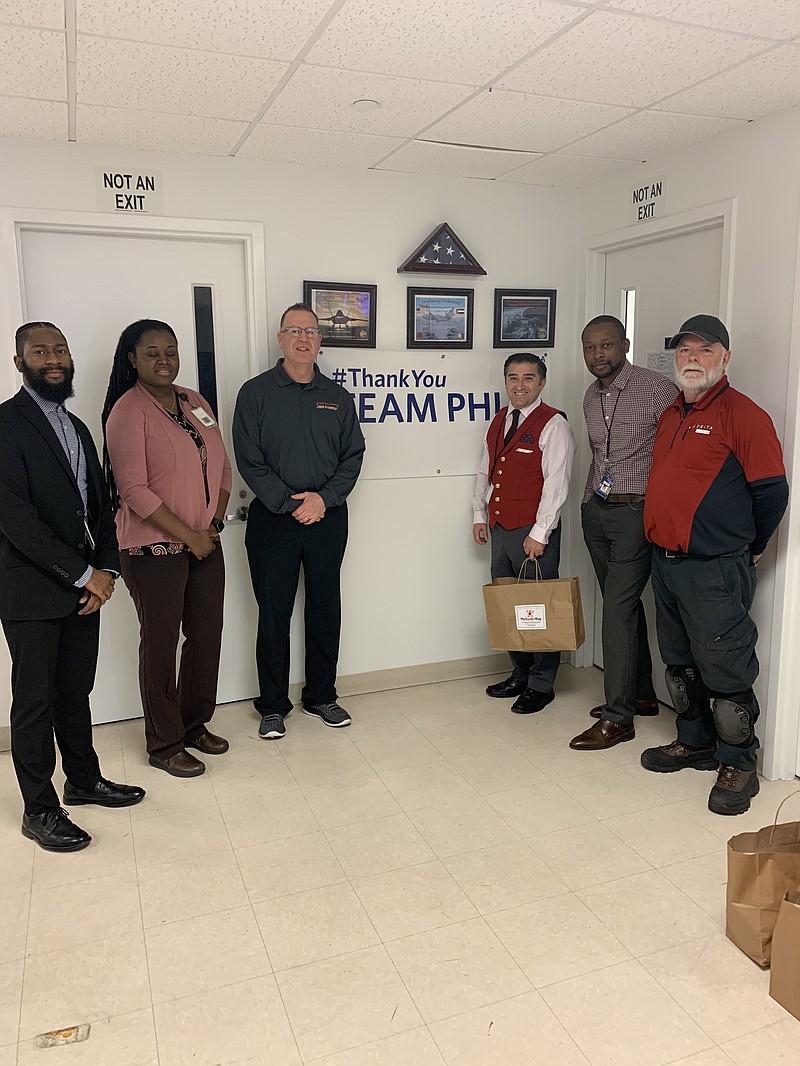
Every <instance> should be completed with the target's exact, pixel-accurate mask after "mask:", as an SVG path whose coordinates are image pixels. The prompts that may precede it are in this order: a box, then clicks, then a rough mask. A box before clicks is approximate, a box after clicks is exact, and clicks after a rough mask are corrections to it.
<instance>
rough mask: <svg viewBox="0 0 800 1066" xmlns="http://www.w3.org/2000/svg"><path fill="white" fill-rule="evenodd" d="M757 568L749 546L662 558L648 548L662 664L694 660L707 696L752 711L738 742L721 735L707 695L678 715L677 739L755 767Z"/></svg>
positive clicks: (747, 767) (691, 663) (732, 763)
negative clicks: (712, 555) (706, 555)
mask: <svg viewBox="0 0 800 1066" xmlns="http://www.w3.org/2000/svg"><path fill="white" fill-rule="evenodd" d="M756 582H757V578H756V568H755V566H754V565H753V563H752V561H751V558H750V551H749V549H745V550H743V551H740V552H737V553H736V554H735V555H723V556H719V557H718V558H716V559H697V558H692V557H689V556H677V557H676V556H671V557H667V556H666V555H665V553H664V550H663V549H662V548H656V549H655V550H654V552H653V592H654V593H655V597H656V630H657V632H658V647H659V650H660V652H661V658H662V659H663V660H664V663H665V665H667V666H695V667H696V668H697V670H698V671H699V673H700V677H701V678H702V679H703V682H704V684H705V686H706V688H707V689H708V690H709V692H710V694H711V696H719V697H725V696H731V697H732V698H733V700H734V702H736V703H740V702H741V703H742V704H743V705H744V706H745V707H746V709H747V711H748V716H749V718H750V727H751V732H750V737H749V739H748V740H747V741H746V742H745V743H744V744H738V745H734V744H728V743H726V742H725V741H724V740H722V739H721V738H720V736H719V734H718V732H717V728H716V725H715V724H714V716H713V714H712V713H711V706H710V702H709V701H708V700H706V701H704V703H703V706H702V708H701V710H700V714H699V715H697V716H693V715H689V716H685V715H679V716H678V720H677V725H678V740H680V741H681V742H682V743H683V744H687V745H688V746H689V747H692V748H709V747H715V752H716V756H717V758H718V759H719V761H720V762H721V763H723V764H724V765H725V766H736V767H738V768H739V769H740V770H755V768H756V754H757V752H758V738H757V737H756V735H755V731H754V730H755V724H756V721H757V720H758V714H759V708H758V701H757V700H756V698H755V694H754V693H753V688H752V686H753V684H754V682H755V680H756V678H757V677H758V659H757V658H756V641H757V640H758V630H757V629H756V624H755V622H754V621H753V619H752V618H751V617H750V608H751V607H752V606H753V597H754V596H755V591H756Z"/></svg>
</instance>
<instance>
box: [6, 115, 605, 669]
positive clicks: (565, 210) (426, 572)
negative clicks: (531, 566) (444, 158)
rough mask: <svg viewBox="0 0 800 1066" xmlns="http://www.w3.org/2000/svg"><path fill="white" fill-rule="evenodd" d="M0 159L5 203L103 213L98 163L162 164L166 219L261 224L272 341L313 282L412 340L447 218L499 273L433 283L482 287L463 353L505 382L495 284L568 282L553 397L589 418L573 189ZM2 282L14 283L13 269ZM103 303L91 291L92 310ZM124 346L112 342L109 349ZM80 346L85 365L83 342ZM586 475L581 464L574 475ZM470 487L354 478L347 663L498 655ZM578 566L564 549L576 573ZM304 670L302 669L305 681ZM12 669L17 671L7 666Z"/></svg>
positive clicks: (285, 169)
mask: <svg viewBox="0 0 800 1066" xmlns="http://www.w3.org/2000/svg"><path fill="white" fill-rule="evenodd" d="M303 135H304V136H305V134H303ZM0 154H1V155H2V159H3V169H2V173H1V174H0V203H2V204H3V205H7V206H18V207H27V208H40V209H49V210H67V211H95V210H97V199H96V184H95V183H96V177H95V170H94V168H95V166H103V167H106V168H109V169H110V168H114V169H116V170H125V169H128V170H129V169H134V168H138V169H142V170H146V169H157V170H159V171H160V172H161V174H162V177H163V186H164V213H165V215H167V216H171V217H184V218H199V219H226V220H230V219H236V220H248V221H250V220H255V221H261V222H263V224H264V227H265V234H266V271H267V304H268V307H267V310H268V317H269V333H270V337H271V338H272V337H274V333H275V331H276V330H277V328H278V320H279V317H280V314H281V312H282V310H283V309H284V308H285V307H286V306H287V305H288V304H290V303H293V302H295V301H296V300H298V299H300V298H301V296H302V281H303V279H304V278H308V279H314V280H330V281H336V280H340V281H352V282H370V283H377V285H378V348H379V349H384V350H392V349H394V350H398V349H404V348H405V321H406V286H407V285H409V284H414V283H415V276H414V275H398V274H397V272H396V271H397V267H398V265H399V264H400V263H401V262H402V261H403V260H404V259H405V258H406V257H407V256H408V255H409V253H410V252H411V251H412V250H413V249H414V248H415V247H416V246H417V244H418V243H419V242H420V241H421V240H422V239H423V237H424V236H425V235H426V234H427V233H428V232H429V231H430V230H431V229H433V227H434V226H435V225H436V224H438V223H439V222H441V221H443V220H447V221H448V222H450V223H451V224H452V225H453V227H454V228H455V230H456V232H457V233H458V234H459V236H460V237H461V238H462V239H463V240H464V241H465V242H466V244H467V245H468V247H469V248H470V250H471V251H472V252H473V254H474V255H475V256H477V258H478V259H479V261H480V262H481V263H482V265H483V266H484V268H485V269H486V270H487V271H488V276H487V277H485V278H474V279H469V280H468V281H467V282H465V280H464V279H460V278H450V279H446V278H442V279H440V280H437V281H435V282H434V281H432V279H430V278H426V279H424V280H427V281H430V282H431V283H434V284H441V285H444V286H446V285H448V284H451V285H454V286H456V285H461V284H469V286H470V287H473V285H474V288H475V291H476V300H475V336H474V351H473V353H464V358H475V359H482V360H486V359H487V358H492V359H493V360H494V363H495V364H496V370H495V371H494V377H493V380H492V381H491V382H488V381H487V387H489V385H490V384H491V387H492V388H501V387H502V374H501V367H502V360H503V358H504V356H505V355H506V354H507V353H506V352H502V351H498V352H495V353H492V352H491V341H492V314H493V290H494V288H495V287H498V288H499V287H516V286H518V287H521V288H539V287H541V288H555V289H557V290H558V319H557V332H556V350H555V353H554V354H553V357H552V358H551V360H550V367H551V372H550V383H549V386H548V393H547V394H546V398H547V399H548V400H549V401H550V402H551V403H554V404H556V405H557V406H559V407H562V408H565V409H566V410H567V411H568V412H569V414H570V418H571V420H572V421H573V424H575V422H576V419H577V418H579V415H580V407H579V400H576V396H577V397H579V394H580V391H581V388H582V385H581V388H578V389H577V391H576V389H575V386H574V382H572V381H570V374H571V368H572V365H573V364H572V360H571V358H570V357H569V353H570V352H571V350H572V348H573V340H574V337H575V334H576V296H577V292H576V288H577V284H576V278H577V273H578V272H577V256H578V226H577V220H576V219H577V210H576V208H577V203H578V199H579V194H577V193H575V192H571V191H568V190H553V189H537V188H533V187H528V186H522V185H504V184H499V183H493V182H489V181H477V180H466V179H448V178H422V177H416V176H410V175H401V174H391V173H384V172H365V173H361V172H354V171H352V172H351V171H340V170H335V169H331V168H324V167H319V168H310V167H299V166H288V165H286V166H284V165H271V164H262V163H257V162H252V161H249V160H236V159H228V158H222V159H221V158H195V157H187V156H173V155H162V154H155V153H143V152H126V151H121V150H114V149H104V148H94V147H91V146H84V145H64V144H48V143H40V142H34V141H30V142H27V141H18V140H7V141H3V142H0ZM109 217H110V216H109ZM64 269H65V270H68V269H69V264H64ZM417 280H419V279H418V278H417ZM4 284H7V285H8V284H15V281H14V279H4ZM91 308H92V296H91V293H87V297H86V307H85V314H87V315H90V314H91V313H92V311H91ZM142 313H143V314H146V313H147V309H146V308H143V309H142ZM13 325H16V323H13V324H9V329H10V328H11V327H13ZM121 325H122V324H121ZM11 339H12V338H11V333H10V332H8V335H7V338H6V341H5V348H6V353H7V362H2V363H0V393H1V394H2V395H4V396H7V395H10V394H11V392H12V391H14V390H15V389H16V388H17V387H18V384H19V379H18V376H17V375H16V374H15V372H13V368H12V366H11V354H12V352H11V347H12V346H11ZM271 343H272V341H271ZM112 345H113V338H109V350H111V347H112ZM74 354H75V357H76V361H77V363H78V366H80V352H76V353H74ZM275 354H276V353H275V351H274V350H273V351H272V353H271V356H272V359H271V360H268V355H267V353H266V352H261V353H259V359H260V362H261V365H263V366H264V367H266V366H267V365H268V362H269V361H274V358H275ZM482 431H483V427H482V426H479V425H477V424H476V426H475V432H474V441H473V442H472V443H471V445H470V447H471V450H472V454H473V456H474V464H475V465H477V463H478V461H479V457H480V447H481V435H482ZM583 474H584V472H583V471H580V472H579V474H576V479H577V482H581V480H582V477H583ZM471 496H472V478H471V477H440V478H415V479H402V480H392V481H362V482H361V483H360V484H359V485H358V486H357V488H356V490H355V492H354V494H353V496H352V497H351V539H350V545H349V548H348V555H347V558H346V561H345V568H344V575H343V582H344V590H345V617H344V632H343V646H342V656H341V660H340V671H341V673H343V674H352V673H363V672H369V671H372V670H379V669H388V668H392V667H401V666H408V665H415V664H419V663H432V662H441V661H447V660H451V659H460V658H466V657H472V656H477V655H483V654H486V653H487V652H488V650H489V649H488V646H487V643H486V636H485V623H484V620H483V606H482V597H481V584H482V583H483V582H484V581H485V580H486V577H487V574H488V554H487V551H486V550H483V551H481V550H480V549H479V548H476V547H475V546H474V545H473V544H472V540H471V523H472V512H471V506H470V503H471ZM570 565H571V564H570V561H569V559H568V558H567V559H565V562H564V572H567V571H568V570H569V569H570ZM3 651H5V649H3ZM298 666H299V664H297V663H296V664H295V669H294V670H293V679H296V678H297V677H298V676H299V670H298ZM0 673H2V675H3V676H5V670H0Z"/></svg>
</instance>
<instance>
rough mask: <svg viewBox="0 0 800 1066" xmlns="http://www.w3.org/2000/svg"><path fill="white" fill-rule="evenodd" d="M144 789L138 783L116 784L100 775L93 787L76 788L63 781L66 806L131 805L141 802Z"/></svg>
mask: <svg viewBox="0 0 800 1066" xmlns="http://www.w3.org/2000/svg"><path fill="white" fill-rule="evenodd" d="M144 797H145V790H144V789H143V788H139V786H138V785H118V784H116V783H115V782H114V781H107V780H106V779H105V778H104V777H101V778H100V780H99V781H98V782H97V784H96V785H95V786H94V788H77V787H76V786H75V785H71V784H70V783H69V781H65V782H64V803H65V804H66V805H67V807H80V806H83V805H84V804H86V803H95V804H97V806H98V807H132V806H133V805H134V803H141V802H142V800H143V799H144Z"/></svg>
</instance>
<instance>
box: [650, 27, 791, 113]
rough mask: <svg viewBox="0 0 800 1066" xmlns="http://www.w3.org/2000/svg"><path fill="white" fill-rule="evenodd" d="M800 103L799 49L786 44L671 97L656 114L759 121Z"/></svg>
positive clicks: (658, 108)
mask: <svg viewBox="0 0 800 1066" xmlns="http://www.w3.org/2000/svg"><path fill="white" fill-rule="evenodd" d="M796 104H800V48H798V47H797V46H796V45H785V46H783V47H782V48H775V49H773V50H772V51H771V52H767V54H766V55H763V56H756V57H755V59H749V60H748V61H747V62H746V63H742V64H741V65H740V66H738V67H737V68H736V70H735V71H732V72H731V73H730V74H718V75H717V76H716V77H715V78H709V80H708V81H704V82H702V83H701V84H700V85H695V86H694V87H693V88H691V89H686V91H685V92H682V93H678V95H677V96H671V97H670V98H669V100H666V101H665V102H664V103H663V104H656V110H657V111H661V110H664V111H680V112H682V113H684V114H689V115H718V116H721V117H723V118H743V119H751V118H760V117H761V116H762V115H768V114H770V113H771V112H773V111H782V110H784V109H785V108H787V107H794V106H795V105H796Z"/></svg>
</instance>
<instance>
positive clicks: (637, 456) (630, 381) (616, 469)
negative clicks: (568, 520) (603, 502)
mask: <svg viewBox="0 0 800 1066" xmlns="http://www.w3.org/2000/svg"><path fill="white" fill-rule="evenodd" d="M677 395H678V390H677V388H676V387H675V385H673V383H672V382H671V381H669V380H668V379H667V378H665V377H664V376H663V374H658V373H656V372H655V371H654V370H647V369H645V367H641V366H635V365H634V364H633V363H629V362H627V360H626V361H625V363H623V365H622V367H621V368H620V371H619V373H618V374H617V376H616V377H615V378H614V380H613V381H612V382H611V384H610V385H604V384H603V383H602V381H600V380H599V379H598V380H597V381H594V382H592V384H591V385H590V386H589V388H588V389H587V390H586V395H585V396H584V398H583V414H584V417H585V419H586V429H587V431H588V434H589V445H590V447H591V449H592V462H591V466H590V467H589V476H588V478H587V480H586V487H585V488H584V492H583V502H584V503H586V501H587V500H588V499H589V497H590V496H591V495H592V493H593V492H594V491H595V489H597V488H598V486H599V485H600V481H601V480H602V478H603V475H604V474H608V475H609V477H610V478H611V479H612V481H613V487H612V489H611V492H612V493H632V494H635V495H640V496H644V493H645V489H646V488H647V477H648V475H649V473H650V466H651V464H652V461H653V441H654V440H655V436H656V426H657V425H658V420H659V418H661V415H662V414H663V413H664V411H666V409H667V408H668V407H669V406H670V404H671V403H672V402H673V400H674V399H675V397H676V396H677Z"/></svg>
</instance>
